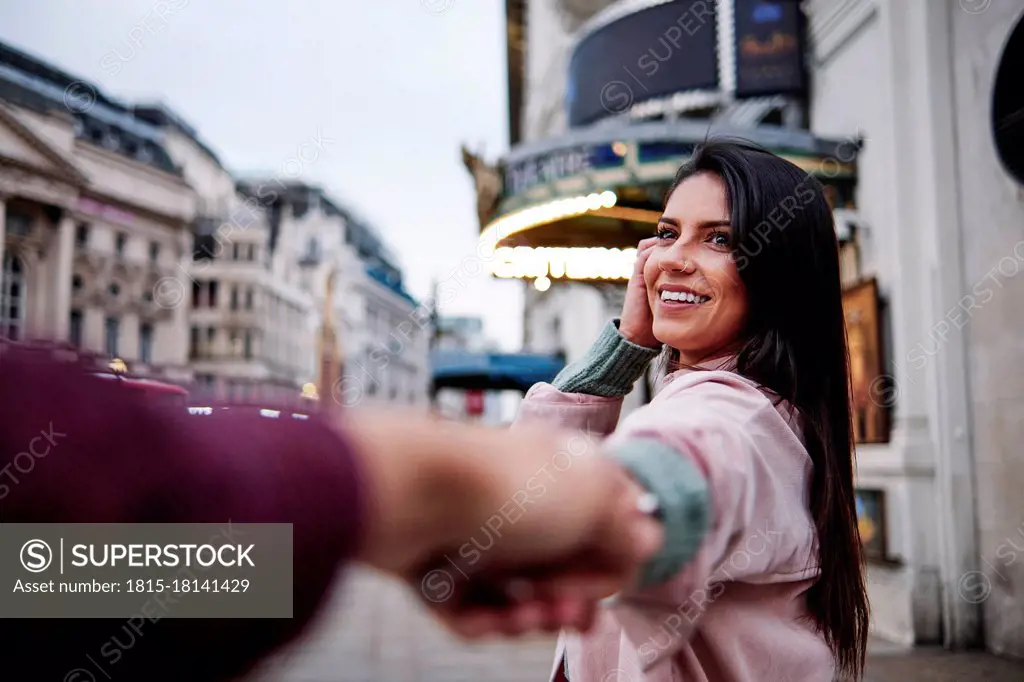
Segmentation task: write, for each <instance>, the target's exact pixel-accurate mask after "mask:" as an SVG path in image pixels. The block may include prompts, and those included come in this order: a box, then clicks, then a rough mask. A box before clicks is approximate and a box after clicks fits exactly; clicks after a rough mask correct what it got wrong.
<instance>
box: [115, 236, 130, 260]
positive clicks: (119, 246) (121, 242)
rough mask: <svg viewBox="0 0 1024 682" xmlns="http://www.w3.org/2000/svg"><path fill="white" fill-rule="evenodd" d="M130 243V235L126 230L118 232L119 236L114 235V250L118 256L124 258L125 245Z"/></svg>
mask: <svg viewBox="0 0 1024 682" xmlns="http://www.w3.org/2000/svg"><path fill="white" fill-rule="evenodd" d="M127 243H128V235H126V234H125V233H124V232H118V233H117V236H116V237H114V252H115V253H116V254H117V257H118V258H124V247H125V245H126V244H127Z"/></svg>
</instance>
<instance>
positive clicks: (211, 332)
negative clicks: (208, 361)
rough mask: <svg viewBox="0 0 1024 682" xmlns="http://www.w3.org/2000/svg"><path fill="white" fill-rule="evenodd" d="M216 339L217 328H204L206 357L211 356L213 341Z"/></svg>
mask: <svg viewBox="0 0 1024 682" xmlns="http://www.w3.org/2000/svg"><path fill="white" fill-rule="evenodd" d="M216 339H217V329H216V328H214V327H207V328H206V357H208V358H209V357H213V354H214V353H213V350H214V345H213V344H214V341H216Z"/></svg>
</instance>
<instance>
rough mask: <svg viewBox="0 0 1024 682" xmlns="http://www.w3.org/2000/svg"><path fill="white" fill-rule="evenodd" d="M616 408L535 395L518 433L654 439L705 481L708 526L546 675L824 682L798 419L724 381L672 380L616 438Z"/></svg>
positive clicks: (569, 637)
mask: <svg viewBox="0 0 1024 682" xmlns="http://www.w3.org/2000/svg"><path fill="white" fill-rule="evenodd" d="M621 407H622V399H621V398H603V397H597V396H591V395H583V394H576V393H562V392H559V391H558V390H556V389H555V388H553V387H552V386H551V385H550V384H537V385H536V386H534V387H533V388H532V389H531V390H530V391H529V393H528V394H527V395H526V398H525V400H524V402H523V404H522V407H521V409H520V413H519V416H518V418H517V420H516V424H522V423H527V422H531V423H536V422H544V423H547V424H551V425H557V426H561V427H567V428H573V429H583V430H586V431H587V432H588V433H597V434H600V435H601V436H608V439H607V440H606V441H605V442H606V444H609V445H611V444H614V443H615V442H616V441H620V440H623V439H630V438H636V437H648V438H649V437H654V438H657V439H658V440H660V441H661V442H663V443H665V444H666V445H669V446H670V447H672V448H673V449H674V450H676V451H677V452H679V453H680V456H681V457H687V456H688V457H692V458H693V459H694V462H695V463H696V464H697V465H698V466H699V467H700V469H701V470H702V471H703V472H704V474H705V476H706V477H707V480H708V484H709V489H710V493H711V500H712V510H711V512H712V516H711V518H712V523H711V526H710V528H709V530H708V533H707V535H706V536H705V538H704V540H703V544H702V545H701V547H700V549H699V550H698V552H697V554H696V556H695V557H694V559H693V560H692V561H691V562H690V564H689V565H688V566H687V567H686V569H685V570H683V571H682V572H681V573H679V574H678V575H676V577H675V578H674V579H672V580H671V581H669V582H668V583H666V584H663V585H660V586H657V587H654V588H648V589H645V590H638V591H635V592H632V593H630V594H624V595H621V596H620V597H619V598H618V599H616V600H613V601H612V602H610V603H609V604H607V605H605V606H604V607H603V610H602V613H601V614H600V617H599V619H598V623H597V625H596V626H595V628H594V629H593V630H592V631H591V632H590V633H589V634H587V635H579V634H576V633H570V632H563V633H562V635H561V637H560V638H559V641H558V649H557V652H556V656H555V668H554V669H553V670H552V676H553V677H554V674H555V672H557V669H558V666H559V665H561V664H562V661H563V658H564V660H565V663H566V670H567V674H568V678H569V681H570V682H681V681H684V680H685V681H686V682H830V681H831V680H832V678H833V674H834V664H833V658H832V654H831V652H830V651H829V648H828V647H827V646H826V644H825V641H824V639H823V638H822V637H821V635H820V634H819V633H817V632H816V631H815V628H814V625H813V623H812V622H810V621H809V617H808V612H807V609H806V606H805V600H804V597H803V595H804V593H805V591H806V590H807V589H808V588H809V587H810V586H811V585H812V584H813V583H814V581H815V579H816V577H817V575H818V566H817V543H816V540H815V532H814V526H813V521H812V519H811V517H810V513H809V511H808V508H807V496H808V487H809V482H810V479H811V467H812V465H811V460H810V457H809V456H808V454H807V452H806V450H805V448H804V445H803V443H802V437H801V435H800V429H799V426H798V419H797V418H796V417H795V416H794V415H793V414H792V412H791V411H790V410H789V408H788V407H787V406H786V405H785V404H780V405H778V406H775V405H773V402H772V401H771V400H770V399H769V398H768V396H766V395H765V394H764V393H763V392H762V391H761V390H759V389H758V388H757V387H756V385H755V384H754V383H753V382H750V381H749V380H747V379H745V378H743V377H741V376H739V375H738V374H735V373H733V372H729V371H722V370H713V371H704V370H680V371H678V372H675V373H674V374H672V375H670V376H669V377H668V379H667V380H666V382H665V383H664V384H663V388H662V390H661V391H660V392H659V393H658V395H657V396H656V397H655V398H654V400H652V401H651V403H650V404H648V405H645V406H643V407H641V408H639V409H638V410H636V411H635V412H633V413H631V414H629V415H628V416H627V417H626V418H625V419H624V420H623V422H622V424H620V425H618V428H616V424H617V422H618V420H619V413H620V410H621ZM609 434H610V435H609Z"/></svg>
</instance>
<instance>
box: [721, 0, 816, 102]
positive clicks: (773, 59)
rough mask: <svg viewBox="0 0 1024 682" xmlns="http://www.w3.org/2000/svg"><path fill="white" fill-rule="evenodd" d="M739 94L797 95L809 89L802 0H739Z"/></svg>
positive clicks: (736, 20)
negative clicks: (805, 68) (805, 64)
mask: <svg viewBox="0 0 1024 682" xmlns="http://www.w3.org/2000/svg"><path fill="white" fill-rule="evenodd" d="M735 24H736V96H737V97H757V96H763V95H794V94H801V93H803V92H804V90H805V89H806V84H807V76H806V72H805V70H804V44H805V43H804V17H803V13H802V12H801V11H800V2H799V0H775V1H774V2H766V1H764V0H736V6H735Z"/></svg>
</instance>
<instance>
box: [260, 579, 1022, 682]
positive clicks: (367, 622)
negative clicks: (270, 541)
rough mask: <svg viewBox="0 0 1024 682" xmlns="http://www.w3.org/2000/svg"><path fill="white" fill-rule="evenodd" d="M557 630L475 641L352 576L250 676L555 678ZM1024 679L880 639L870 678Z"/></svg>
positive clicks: (392, 590) (992, 661)
mask: <svg viewBox="0 0 1024 682" xmlns="http://www.w3.org/2000/svg"><path fill="white" fill-rule="evenodd" d="M554 645H555V642H554V638H551V637H541V638H535V639H530V640H526V641H521V642H514V643H512V642H497V641H496V642H487V643H483V644H473V645H470V644H466V643H463V642H460V641H459V640H457V639H455V638H454V637H452V636H450V635H448V634H447V633H446V632H445V631H444V630H442V629H441V628H439V627H438V626H437V625H436V624H435V623H434V621H432V620H431V619H430V617H429V616H428V615H427V614H426V612H425V610H424V609H423V607H422V606H421V605H420V604H419V603H418V601H417V600H416V599H415V598H414V595H412V594H411V593H410V592H409V591H408V590H407V589H405V588H403V587H402V586H400V585H398V584H396V583H394V582H392V581H390V580H388V579H386V578H382V577H380V576H378V575H376V574H373V573H369V572H365V571H354V572H353V573H351V574H350V575H348V576H346V578H345V580H344V582H343V584H342V587H341V588H340V589H339V590H338V591H337V593H336V595H335V596H334V598H333V600H332V602H331V604H330V605H329V606H328V608H327V609H325V611H324V613H323V614H322V617H321V618H320V619H319V621H318V622H317V623H316V624H315V626H314V628H313V630H312V631H311V632H310V634H309V635H308V636H307V637H305V638H304V639H303V640H302V641H300V642H298V643H296V644H295V645H293V646H292V647H291V648H289V649H287V650H285V651H283V652H281V654H280V655H279V656H277V657H276V658H274V659H272V660H270V661H268V662H267V663H266V664H265V665H264V666H263V667H262V668H261V669H260V670H259V671H257V672H256V673H255V674H254V675H252V676H250V677H249V678H247V679H246V680H245V682H371V681H377V680H380V681H381V682H547V679H548V677H547V676H548V673H549V672H550V670H551V660H552V656H553V652H554ZM918 681H920V682H976V681H991V682H1024V661H1012V660H1008V659H1003V658H999V657H996V656H993V655H991V654H986V653H983V652H958V653H950V652H948V651H945V650H943V649H941V648H929V647H918V648H914V649H905V648H901V647H899V646H897V645H893V644H889V643H887V642H884V641H882V640H872V642H871V646H870V649H869V656H868V664H867V671H866V676H865V680H864V682H918Z"/></svg>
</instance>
